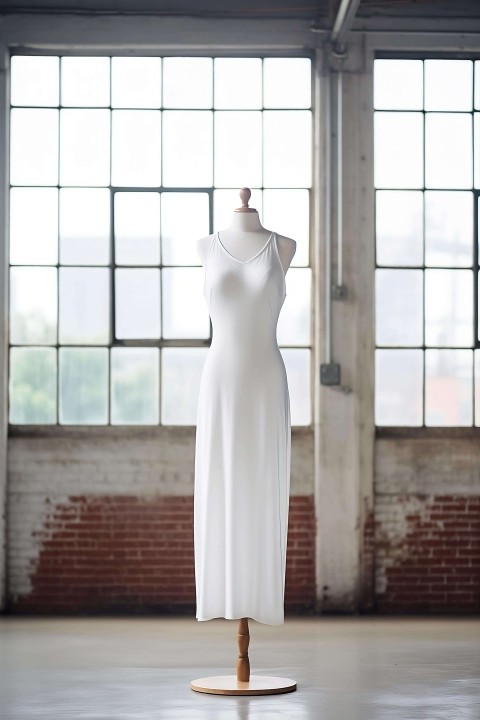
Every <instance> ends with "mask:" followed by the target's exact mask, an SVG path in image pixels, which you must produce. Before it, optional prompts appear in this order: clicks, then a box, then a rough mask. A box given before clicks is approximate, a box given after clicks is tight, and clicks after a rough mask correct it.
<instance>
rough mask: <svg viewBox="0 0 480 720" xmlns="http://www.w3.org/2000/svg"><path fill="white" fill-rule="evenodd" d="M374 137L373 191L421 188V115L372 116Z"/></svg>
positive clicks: (376, 113)
mask: <svg viewBox="0 0 480 720" xmlns="http://www.w3.org/2000/svg"><path fill="white" fill-rule="evenodd" d="M374 136H375V160H374V164H375V170H374V174H375V187H377V188H383V187H385V188H388V187H391V188H418V187H422V185H423V117H422V114H421V113H406V112H394V113H390V112H375V113H374Z"/></svg>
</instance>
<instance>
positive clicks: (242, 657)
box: [237, 617, 250, 682]
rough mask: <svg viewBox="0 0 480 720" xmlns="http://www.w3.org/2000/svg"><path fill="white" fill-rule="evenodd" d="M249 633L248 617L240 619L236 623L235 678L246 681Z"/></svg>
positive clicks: (247, 678)
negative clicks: (236, 652)
mask: <svg viewBox="0 0 480 720" xmlns="http://www.w3.org/2000/svg"><path fill="white" fill-rule="evenodd" d="M249 643H250V633H249V631H248V617H244V618H241V619H240V622H239V624H238V660H237V680H240V681H241V682H248V681H249V680H250V660H249V658H248V645H249Z"/></svg>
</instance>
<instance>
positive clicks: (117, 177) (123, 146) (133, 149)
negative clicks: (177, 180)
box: [112, 110, 161, 187]
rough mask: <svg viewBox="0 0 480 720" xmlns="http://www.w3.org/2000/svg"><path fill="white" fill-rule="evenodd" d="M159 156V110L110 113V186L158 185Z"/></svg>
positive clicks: (115, 111)
mask: <svg viewBox="0 0 480 720" xmlns="http://www.w3.org/2000/svg"><path fill="white" fill-rule="evenodd" d="M160 153H161V113H160V110H113V112H112V185H128V186H130V187H133V186H137V185H138V186H146V187H156V186H158V185H160V182H161V156H160Z"/></svg>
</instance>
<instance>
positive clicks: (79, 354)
mask: <svg viewBox="0 0 480 720" xmlns="http://www.w3.org/2000/svg"><path fill="white" fill-rule="evenodd" d="M59 353H60V356H59V365H60V407H59V411H60V423H64V424H68V423H70V424H71V423H73V424H78V425H84V424H86V423H89V424H92V425H93V424H95V425H100V424H102V425H104V424H105V423H107V421H108V348H60V350H59Z"/></svg>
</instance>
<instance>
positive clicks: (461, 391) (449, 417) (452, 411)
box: [425, 350, 473, 426]
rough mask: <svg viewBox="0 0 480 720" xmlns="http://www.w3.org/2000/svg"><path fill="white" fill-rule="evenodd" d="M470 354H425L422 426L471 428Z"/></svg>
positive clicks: (471, 379) (448, 351)
mask: <svg viewBox="0 0 480 720" xmlns="http://www.w3.org/2000/svg"><path fill="white" fill-rule="evenodd" d="M472 365H473V358H472V351H471V350H426V351H425V383H426V385H425V424H426V425H449V426H452V425H471V424H472V422H473V413H472V394H473V387H472V382H473V378H472V371H473V368H472Z"/></svg>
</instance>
